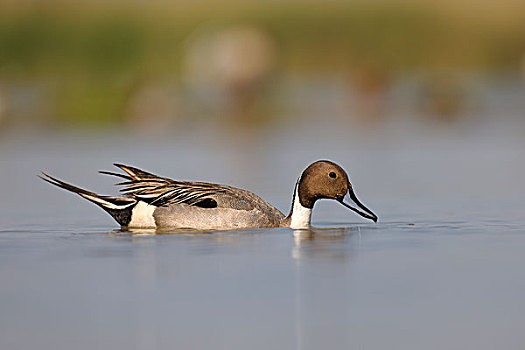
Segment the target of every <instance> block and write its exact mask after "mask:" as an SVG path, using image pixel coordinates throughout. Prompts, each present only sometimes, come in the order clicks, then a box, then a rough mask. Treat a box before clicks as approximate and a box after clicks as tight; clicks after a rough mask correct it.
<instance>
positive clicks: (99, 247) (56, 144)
mask: <svg viewBox="0 0 525 350" xmlns="http://www.w3.org/2000/svg"><path fill="white" fill-rule="evenodd" d="M518 126H519V125H518ZM305 135H306V136H305ZM414 135H417V136H414ZM509 135H510V136H509ZM520 135H522V134H521V133H520V132H519V129H518V131H517V129H516V126H514V127H512V128H510V129H507V130H504V132H503V131H502V132H500V133H497V132H496V133H490V132H488V131H487V130H486V129H481V130H477V131H475V132H472V131H469V132H468V133H464V132H459V131H450V130H441V131H440V132H439V133H435V132H434V131H429V130H410V131H409V132H407V133H406V134H404V135H403V134H401V136H400V135H399V134H396V133H395V132H394V133H393V132H391V131H388V132H387V131H360V132H357V131H356V132H343V131H340V129H339V128H333V129H330V128H328V127H325V128H317V129H305V130H295V132H294V133H291V132H290V130H283V131H279V132H267V133H264V132H262V133H257V134H253V135H249V136H247V137H242V138H227V137H224V136H225V135H221V134H220V133H217V132H211V131H210V132H199V133H197V132H188V133H186V135H177V137H166V135H162V136H163V137H158V136H155V137H139V135H134V134H132V135H130V134H127V133H119V132H116V131H114V132H108V133H106V134H100V133H74V132H72V133H50V134H44V135H42V134H29V135H28V134H13V135H4V136H5V137H4V139H3V141H2V142H1V143H0V152H1V153H0V155H1V157H0V160H1V164H0V165H1V172H0V176H1V178H0V180H1V181H0V193H2V200H1V202H0V286H1V287H0V301H1V304H0V305H1V313H0V348H1V349H31V348H39V349H68V348H70V349H93V348H112V349H173V348H177V349H210V348H213V349H247V348H248V349H267V348H275V349H320V348H329V349H384V348H399V349H422V348H424V349H443V348H447V349H474V348H475V349H496V348H504V349H520V348H522V347H523V343H524V342H525V335H524V333H523V324H525V302H524V301H523V300H524V299H523V295H524V293H525V269H524V268H523V266H525V254H524V253H523V252H525V228H524V227H525V226H524V224H525V200H524V199H523V198H524V195H525V186H523V178H525V162H524V157H525V155H524V152H523V149H524V146H525V144H524V142H523V140H522V138H521V136H520ZM311 136H313V137H311ZM305 140H308V141H309V142H305ZM323 158H330V159H332V160H334V161H337V162H338V163H340V164H341V165H342V166H343V167H344V168H346V169H347V170H349V172H350V177H351V180H352V182H353V184H354V186H355V189H356V192H357V194H358V196H359V198H360V199H361V201H362V202H363V203H364V204H365V205H367V206H368V207H369V208H371V209H372V210H373V211H375V212H376V213H377V214H378V215H379V218H380V220H379V222H378V223H377V224H373V223H371V222H367V221H366V220H363V219H361V218H360V217H358V216H356V215H355V214H353V213H351V212H349V211H348V210H347V209H345V208H344V207H342V206H340V205H339V204H338V203H333V202H330V201H324V202H320V203H318V204H317V205H316V208H315V210H314V225H315V226H316V227H317V228H316V229H313V230H311V231H295V232H294V231H292V230H289V229H269V230H244V231H229V232H211V233H203V232H166V231H163V232H159V233H161V234H157V235H152V234H151V232H148V231H146V232H144V231H135V232H122V231H119V230H118V227H117V226H116V224H115V223H114V222H113V221H112V219H111V218H109V216H107V215H106V214H105V213H103V212H102V211H101V210H100V209H98V208H96V207H95V206H93V205H92V204H91V203H88V202H87V201H84V200H82V199H81V198H79V197H77V196H74V195H71V194H69V193H66V192H64V191H61V190H59V189H56V188H53V187H51V186H49V185H47V184H45V183H43V182H41V181H40V180H38V179H37V178H36V177H35V174H36V173H37V172H38V171H39V170H45V171H46V172H49V173H51V174H52V175H55V176H57V177H59V178H62V179H65V180H68V181H71V182H72V183H74V184H77V185H81V186H84V187H86V188H88V189H91V190H95V191H98V192H102V193H114V192H113V191H115V189H113V188H112V185H111V184H112V181H113V180H112V179H110V178H107V177H104V176H102V175H97V174H96V170H99V169H106V170H107V169H109V168H110V164H111V163H112V162H117V161H118V162H123V163H130V164H131V165H136V166H140V167H143V168H144V169H146V170H150V171H152V172H155V173H158V174H161V175H166V176H170V177H174V178H180V179H195V180H206V181H214V182H219V183H228V184H232V185H235V186H238V187H242V188H246V189H250V190H252V191H254V192H256V193H258V194H260V195H261V196H262V197H263V198H265V199H267V200H268V201H269V202H271V203H273V204H275V205H276V206H277V207H278V208H280V209H281V210H282V211H285V212H287V211H288V210H289V206H290V201H291V194H292V190H293V185H294V183H295V180H296V179H297V176H298V175H299V173H300V172H301V171H302V169H303V168H304V167H305V166H306V165H307V164H309V163H310V162H312V161H314V160H317V159H323Z"/></svg>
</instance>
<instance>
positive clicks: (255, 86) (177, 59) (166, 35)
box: [0, 0, 525, 136]
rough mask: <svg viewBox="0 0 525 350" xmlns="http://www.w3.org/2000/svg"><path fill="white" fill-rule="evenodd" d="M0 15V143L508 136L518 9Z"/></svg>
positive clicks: (524, 109)
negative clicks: (48, 137)
mask: <svg viewBox="0 0 525 350" xmlns="http://www.w3.org/2000/svg"><path fill="white" fill-rule="evenodd" d="M0 4H1V7H2V11H1V12H0V131H3V132H6V131H9V130H14V129H18V130H20V129H23V130H24V129H25V130H27V129H33V130H38V129H47V130H49V129H64V128H66V129H70V128H77V129H84V130H85V129H86V128H89V129H91V130H93V129H95V130H97V129H98V130H100V129H107V128H114V129H119V130H122V129H123V128H125V129H127V130H139V131H140V132H143V131H146V130H147V131H148V132H166V131H167V130H169V133H170V134H171V135H174V136H176V135H177V134H178V133H183V132H185V131H187V130H188V129H197V128H198V129H201V128H206V127H208V128H221V129H225V130H228V131H234V132H233V133H234V134H236V133H238V132H239V130H243V131H248V132H253V131H260V130H262V129H265V128H269V129H272V128H283V127H284V126H287V125H295V124H297V123H308V124H310V125H326V124H327V123H329V124H336V125H338V127H341V128H348V129H355V128H363V129H364V132H366V131H370V129H378V128H384V127H385V125H386V126H387V127H388V128H392V127H396V126H400V128H404V126H403V125H404V124H403V123H405V124H406V123H410V124H412V123H417V124H421V125H427V126H431V127H435V126H438V127H444V126H450V127H452V128H456V129H457V128H476V127H477V126H478V125H479V124H480V123H481V124H483V123H498V124H499V123H501V122H512V123H513V128H511V129H514V128H515V127H516V125H515V124H514V122H516V121H519V123H520V124H519V125H520V128H521V129H520V131H523V123H524V120H525V98H524V97H525V93H524V85H525V4H524V3H523V1H520V0H502V1H498V2H479V1H474V0H464V1H459V2H458V1H450V0H445V1H441V2H439V3H438V2H435V1H429V0H420V1H417V2H414V1H396V0H374V1H342V0H341V1H337V0H332V1H327V2H326V1H323V2H321V1H300V2H299V1H293V0H288V1H264V2H256V1H248V2H246V1H245V2H238V1H220V2H217V1H208V0H198V1H174V2H173V1H153V2H150V1H148V2H146V1H132V2H129V1H118V0H117V1H81V0H80V1H56V0H46V1H38V0H37V1H20V0H12V1H11V0H2V1H1V2H0ZM234 129H235V130H234Z"/></svg>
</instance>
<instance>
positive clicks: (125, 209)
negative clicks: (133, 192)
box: [37, 172, 137, 226]
mask: <svg viewBox="0 0 525 350" xmlns="http://www.w3.org/2000/svg"><path fill="white" fill-rule="evenodd" d="M42 175H43V176H40V175H37V176H38V177H39V178H41V179H42V180H44V181H46V182H48V183H50V184H52V185H55V186H57V187H60V188H63V189H64V190H68V191H70V192H73V193H76V194H78V195H79V196H81V197H83V198H85V199H87V200H88V201H90V202H93V203H95V204H96V205H98V206H99V207H101V208H102V209H104V210H105V211H106V212H108V213H109V215H111V216H112V217H113V218H114V219H115V220H116V221H117V222H118V223H119V224H120V225H122V226H126V225H127V224H128V223H129V222H130V221H131V211H132V209H133V208H134V207H135V205H136V204H137V201H136V200H135V199H132V198H126V197H111V196H102V195H99V194H96V193H93V192H90V191H87V190H84V189H82V188H80V187H76V186H73V185H71V184H68V183H66V182H63V181H60V180H58V179H56V178H54V177H52V176H51V175H48V174H46V173H44V172H42Z"/></svg>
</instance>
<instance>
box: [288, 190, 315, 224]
mask: <svg viewBox="0 0 525 350" xmlns="http://www.w3.org/2000/svg"><path fill="white" fill-rule="evenodd" d="M298 189H299V182H297V184H296V185H295V191H294V195H293V198H294V200H293V209H292V219H291V221H290V228H292V229H302V228H309V227H310V218H311V217H312V209H310V208H306V207H303V205H302V204H301V201H300V200H299V192H298Z"/></svg>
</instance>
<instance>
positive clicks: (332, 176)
mask: <svg viewBox="0 0 525 350" xmlns="http://www.w3.org/2000/svg"><path fill="white" fill-rule="evenodd" d="M328 175H329V176H330V177H331V178H332V179H335V178H336V177H337V175H336V174H335V173H334V172H333V171H332V172H331V173H330V174H328Z"/></svg>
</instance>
